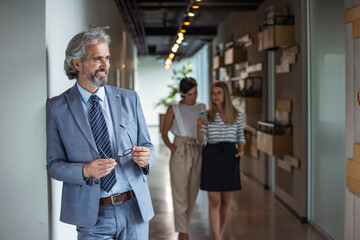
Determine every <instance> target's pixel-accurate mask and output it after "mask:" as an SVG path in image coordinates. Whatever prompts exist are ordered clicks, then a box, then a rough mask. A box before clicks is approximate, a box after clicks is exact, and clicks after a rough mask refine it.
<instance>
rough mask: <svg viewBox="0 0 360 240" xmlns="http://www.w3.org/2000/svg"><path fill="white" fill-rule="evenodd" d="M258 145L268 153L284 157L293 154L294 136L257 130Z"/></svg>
mask: <svg viewBox="0 0 360 240" xmlns="http://www.w3.org/2000/svg"><path fill="white" fill-rule="evenodd" d="M257 147H258V149H259V150H260V151H262V152H265V153H267V154H270V155H273V156H278V157H282V156H285V155H292V153H293V137H292V136H287V135H286V136H277V135H272V134H269V133H266V132H262V131H257Z"/></svg>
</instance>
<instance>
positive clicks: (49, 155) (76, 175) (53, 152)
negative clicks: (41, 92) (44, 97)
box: [46, 100, 91, 185]
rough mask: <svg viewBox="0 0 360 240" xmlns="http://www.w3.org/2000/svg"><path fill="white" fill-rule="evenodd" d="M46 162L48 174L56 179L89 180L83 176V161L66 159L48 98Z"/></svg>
mask: <svg viewBox="0 0 360 240" xmlns="http://www.w3.org/2000/svg"><path fill="white" fill-rule="evenodd" d="M46 162H47V164H46V169H47V171H48V173H49V175H50V176H51V177H52V178H54V179H56V180H59V181H63V182H68V183H73V184H79V185H86V184H89V183H90V182H91V181H85V180H84V178H83V174H82V169H83V166H84V163H78V162H71V161H69V160H68V157H67V154H66V149H65V146H64V143H63V141H62V138H61V132H60V131H59V129H58V126H57V121H56V116H55V115H54V112H53V110H52V106H51V102H50V100H48V101H47V102H46Z"/></svg>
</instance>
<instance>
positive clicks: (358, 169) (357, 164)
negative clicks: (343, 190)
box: [346, 143, 360, 194]
mask: <svg viewBox="0 0 360 240" xmlns="http://www.w3.org/2000/svg"><path fill="white" fill-rule="evenodd" d="M353 155H354V156H353V159H347V160H346V187H347V188H349V189H351V190H352V191H354V192H356V193H359V194H360V144H359V143H354V150H353Z"/></svg>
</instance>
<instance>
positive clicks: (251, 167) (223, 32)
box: [213, 0, 308, 221]
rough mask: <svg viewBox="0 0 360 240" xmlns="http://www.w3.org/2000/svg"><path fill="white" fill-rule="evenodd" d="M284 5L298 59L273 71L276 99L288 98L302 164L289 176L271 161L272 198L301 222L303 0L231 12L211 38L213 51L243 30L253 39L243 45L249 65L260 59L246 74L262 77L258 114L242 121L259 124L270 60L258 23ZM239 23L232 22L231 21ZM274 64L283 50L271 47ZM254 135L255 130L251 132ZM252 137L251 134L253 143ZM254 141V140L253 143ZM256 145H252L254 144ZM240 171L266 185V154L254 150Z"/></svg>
mask: <svg viewBox="0 0 360 240" xmlns="http://www.w3.org/2000/svg"><path fill="white" fill-rule="evenodd" d="M286 6H288V9H289V14H291V15H294V19H295V25H294V29H295V45H298V46H300V47H299V49H300V52H299V54H298V55H297V62H296V64H293V65H292V66H291V71H290V72H288V73H282V74H279V73H276V74H275V84H274V87H275V99H273V100H274V102H275V103H276V100H280V99H287V100H291V102H292V113H291V124H292V125H293V139H294V142H293V146H294V147H293V156H295V157H296V158H298V159H301V168H299V169H294V170H293V172H292V174H288V173H287V172H284V170H283V169H282V168H279V167H278V166H277V164H275V174H274V176H275V189H272V190H273V191H274V193H275V196H276V197H277V198H278V199H279V200H280V201H282V202H283V203H284V204H285V205H286V206H287V207H288V208H289V210H291V211H292V212H293V213H294V214H295V215H296V216H297V217H298V218H299V219H300V220H301V221H306V219H307V160H308V158H307V140H306V138H307V110H306V109H307V83H306V79H307V70H306V68H307V67H306V66H307V65H306V60H307V52H306V49H307V46H306V45H307V42H306V5H305V2H304V1H300V0H298V1H291V0H265V1H264V2H263V3H262V4H261V5H260V6H259V8H258V9H257V10H256V11H254V12H242V13H233V14H230V15H229V17H228V18H227V19H225V20H224V21H223V22H222V23H221V24H220V26H219V27H218V35H217V37H216V38H215V39H214V41H213V51H214V52H216V47H217V46H219V44H225V43H228V42H231V41H233V40H236V39H238V38H240V37H242V36H244V35H246V34H249V36H250V37H251V38H252V40H253V45H251V46H249V47H247V48H246V51H247V61H248V62H249V65H253V64H257V63H261V64H262V70H261V71H258V72H255V73H251V74H250V76H257V77H261V78H262V112H261V113H259V114H246V117H245V119H246V120H245V122H246V124H247V125H249V126H250V127H251V128H253V129H255V130H256V129H257V128H258V124H257V122H258V121H259V120H261V121H267V120H268V118H267V116H268V113H269V109H268V101H269V99H268V98H269V96H268V84H269V83H268V76H267V73H268V71H267V70H268V69H267V68H268V62H267V61H268V58H267V53H266V51H259V50H258V43H259V38H258V31H259V25H260V24H262V23H263V22H264V21H265V20H266V19H267V12H269V11H273V12H274V13H276V12H280V11H282V9H283V8H284V7H286ZM235 22H236V23H238V24H233V23H235ZM272 51H274V53H275V65H278V64H280V61H281V54H282V51H281V49H273V50H272ZM255 135H256V133H255ZM254 140H255V141H256V137H253V142H254ZM252 144H254V143H252ZM255 145H256V143H255ZM241 166H242V169H243V171H244V172H246V173H248V174H249V175H250V176H251V177H252V178H253V179H255V180H256V181H257V182H259V183H260V184H261V185H262V186H263V187H265V188H268V187H269V181H270V180H271V179H269V177H270V176H269V162H268V155H267V154H265V153H263V152H261V151H258V157H253V156H251V155H248V154H247V155H245V156H244V157H243V158H242V160H241ZM284 183H285V185H286V186H285V185H284Z"/></svg>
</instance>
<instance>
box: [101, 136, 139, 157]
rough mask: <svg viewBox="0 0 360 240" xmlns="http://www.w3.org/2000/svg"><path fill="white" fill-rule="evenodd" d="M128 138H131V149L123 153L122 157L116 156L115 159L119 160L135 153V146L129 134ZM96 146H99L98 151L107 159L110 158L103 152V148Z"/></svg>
mask: <svg viewBox="0 0 360 240" xmlns="http://www.w3.org/2000/svg"><path fill="white" fill-rule="evenodd" d="M128 136H129V139H130V143H131V147H130V148H128V149H126V150H125V151H124V152H123V154H122V155H118V156H116V157H115V158H114V159H118V158H122V157H125V156H127V155H129V154H130V153H132V152H133V151H134V150H133V146H134V144H133V142H132V140H131V137H130V135H129V134H128ZM96 145H97V147H98V149H100V151H101V153H102V154H103V155H104V156H105V157H106V158H109V157H108V156H107V155H106V154H105V152H104V151H103V150H102V148H101V147H100V146H99V144H96Z"/></svg>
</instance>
